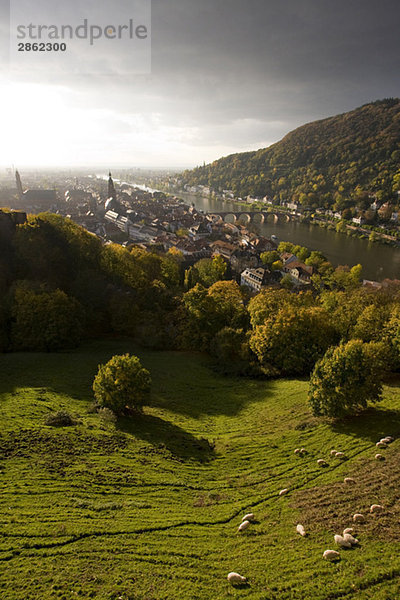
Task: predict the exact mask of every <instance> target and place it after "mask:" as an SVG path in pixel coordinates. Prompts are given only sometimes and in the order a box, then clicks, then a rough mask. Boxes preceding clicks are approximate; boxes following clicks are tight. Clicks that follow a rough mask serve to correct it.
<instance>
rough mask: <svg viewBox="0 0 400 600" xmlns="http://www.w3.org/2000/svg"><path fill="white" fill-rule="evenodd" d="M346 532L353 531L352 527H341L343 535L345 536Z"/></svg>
mask: <svg viewBox="0 0 400 600" xmlns="http://www.w3.org/2000/svg"><path fill="white" fill-rule="evenodd" d="M346 533H354V529H353V528H352V527H346V529H343V535H344V536H345V535H346Z"/></svg>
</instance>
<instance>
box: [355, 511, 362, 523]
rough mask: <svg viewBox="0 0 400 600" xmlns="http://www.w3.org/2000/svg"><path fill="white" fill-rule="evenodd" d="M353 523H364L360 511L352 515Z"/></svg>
mask: <svg viewBox="0 0 400 600" xmlns="http://www.w3.org/2000/svg"><path fill="white" fill-rule="evenodd" d="M353 521H354V523H365V517H364V515H362V514H361V513H356V514H355V515H353Z"/></svg>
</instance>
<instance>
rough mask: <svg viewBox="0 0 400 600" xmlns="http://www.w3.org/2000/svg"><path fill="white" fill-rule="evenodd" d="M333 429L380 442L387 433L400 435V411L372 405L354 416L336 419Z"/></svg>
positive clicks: (395, 435)
mask: <svg viewBox="0 0 400 600" xmlns="http://www.w3.org/2000/svg"><path fill="white" fill-rule="evenodd" d="M331 427H332V430H333V431H335V432H337V433H345V434H347V435H352V436H354V437H357V438H363V439H365V440H369V441H370V442H378V441H379V439H380V438H382V437H385V436H386V435H393V436H394V437H399V436H400V411H397V410H390V409H386V410H385V409H384V408H379V407H371V408H369V409H368V410H366V411H364V412H362V413H360V414H359V415H356V416H353V417H347V418H345V419H340V420H338V421H334V422H333V423H332V425H331Z"/></svg>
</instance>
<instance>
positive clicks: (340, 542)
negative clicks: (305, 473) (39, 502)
mask: <svg viewBox="0 0 400 600" xmlns="http://www.w3.org/2000/svg"><path fill="white" fill-rule="evenodd" d="M393 441H394V438H393V437H392V436H390V435H388V436H386V437H384V438H382V439H381V440H379V442H377V443H376V447H377V448H379V449H383V448H387V446H388V444H391V443H392V442H393ZM294 453H295V454H297V455H300V456H304V455H305V454H307V450H306V449H305V448H296V450H295V451H294ZM330 455H331V457H332V458H337V459H339V460H345V459H346V456H345V454H344V453H343V452H338V451H337V450H331V451H330ZM375 459H376V460H385V457H384V456H383V454H375ZM317 464H318V466H320V467H327V466H328V463H327V461H326V460H324V459H322V458H320V459H318V460H317ZM344 483H346V484H350V485H351V484H355V483H356V481H355V479H353V478H352V477H345V478H344ZM289 491H290V489H289V488H284V489H283V490H281V491H280V492H279V496H284V495H285V494H287V493H288V492H289ZM383 510H384V508H383V506H382V505H381V504H372V506H371V507H370V509H369V512H370V513H371V514H377V513H381V512H382V511H383ZM254 521H255V516H254V513H248V514H246V515H244V517H243V518H242V522H241V523H240V525H239V527H238V530H237V533H242V532H243V531H246V529H248V528H249V527H250V525H251V523H252V522H254ZM365 521H366V518H365V516H364V515H363V514H361V513H355V514H354V515H353V522H354V523H359V524H360V523H365ZM296 531H297V533H299V534H300V535H301V536H302V537H305V536H306V535H307V532H306V530H305V528H304V527H303V525H301V524H300V523H299V524H298V525H297V526H296ZM353 533H354V529H353V528H352V527H347V528H346V529H344V530H343V534H342V535H339V534H336V535H335V536H334V540H335V543H336V545H337V546H339V547H340V548H352V547H353V546H357V544H358V543H359V541H358V539H356V538H355V537H353ZM322 557H323V558H324V559H325V560H328V561H336V560H339V559H340V553H339V552H337V551H336V550H325V552H324V553H323V555H322ZM228 581H229V583H231V584H232V585H242V584H245V583H246V582H247V579H246V577H243V576H242V575H239V573H235V572H231V573H229V574H228Z"/></svg>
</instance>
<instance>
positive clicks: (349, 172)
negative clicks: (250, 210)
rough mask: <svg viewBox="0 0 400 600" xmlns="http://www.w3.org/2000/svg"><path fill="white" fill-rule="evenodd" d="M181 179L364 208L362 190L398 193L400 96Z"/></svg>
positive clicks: (243, 192) (384, 195) (241, 192)
mask: <svg viewBox="0 0 400 600" xmlns="http://www.w3.org/2000/svg"><path fill="white" fill-rule="evenodd" d="M183 180H184V183H187V184H189V185H205V186H210V187H211V188H212V189H213V190H216V191H218V190H221V191H222V190H223V189H231V190H233V192H234V193H235V195H236V196H238V197H243V198H244V197H246V196H247V195H251V196H261V197H263V196H265V195H268V196H270V197H273V198H275V199H277V200H292V201H296V202H300V203H301V204H303V205H306V206H310V207H312V208H317V207H322V208H327V209H333V210H337V211H342V210H345V209H351V208H354V207H358V208H359V209H361V210H365V209H367V208H368V206H369V205H368V193H374V194H376V196H377V198H378V200H380V201H383V200H390V199H393V200H395V197H394V193H395V192H397V191H398V190H400V100H399V99H397V98H392V99H386V100H381V101H377V102H373V103H371V104H367V105H365V106H362V107H361V108H358V109H356V110H353V111H351V112H348V113H345V114H342V115H338V116H335V117H331V118H329V119H324V120H321V121H315V122H313V123H309V124H307V125H304V126H302V127H299V128H298V129H296V130H294V131H292V132H291V133H289V134H288V135H286V136H285V137H284V138H283V139H282V140H281V141H280V142H278V143H276V144H274V145H272V146H270V147H269V148H265V149H261V150H258V151H256V152H244V153H240V154H233V155H230V156H227V157H224V158H221V159H219V160H216V161H214V162H213V163H211V164H209V165H205V166H201V167H198V168H196V169H193V170H191V171H185V173H184V174H183Z"/></svg>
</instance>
